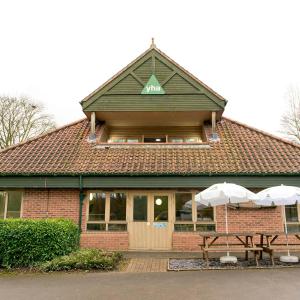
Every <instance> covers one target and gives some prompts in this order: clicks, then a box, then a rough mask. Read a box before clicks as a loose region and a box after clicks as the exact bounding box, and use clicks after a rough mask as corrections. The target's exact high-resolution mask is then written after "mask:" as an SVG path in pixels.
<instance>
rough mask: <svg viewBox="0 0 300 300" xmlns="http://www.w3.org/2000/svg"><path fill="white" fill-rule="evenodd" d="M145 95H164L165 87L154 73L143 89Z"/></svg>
mask: <svg viewBox="0 0 300 300" xmlns="http://www.w3.org/2000/svg"><path fill="white" fill-rule="evenodd" d="M141 94H143V95H163V94H165V91H164V89H163V88H162V87H161V85H160V84H159V82H158V80H157V78H156V77H155V75H154V74H152V75H151V77H150V78H149V80H148V82H147V83H146V85H145V87H144V88H143V90H142V93H141Z"/></svg>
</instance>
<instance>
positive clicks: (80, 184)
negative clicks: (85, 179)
mask: <svg viewBox="0 0 300 300" xmlns="http://www.w3.org/2000/svg"><path fill="white" fill-rule="evenodd" d="M83 200H84V193H83V184H82V175H79V222H78V226H79V233H81V231H82V229H81V225H82V207H83Z"/></svg>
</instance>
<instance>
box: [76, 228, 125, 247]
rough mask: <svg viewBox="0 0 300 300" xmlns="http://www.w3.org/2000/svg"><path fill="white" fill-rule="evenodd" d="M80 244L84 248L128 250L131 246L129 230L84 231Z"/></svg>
mask: <svg viewBox="0 0 300 300" xmlns="http://www.w3.org/2000/svg"><path fill="white" fill-rule="evenodd" d="M80 246H81V247H83V248H101V249H107V250H127V249H128V246H129V238H128V232H97V233H92V232H89V233H83V234H82V235H81V241H80Z"/></svg>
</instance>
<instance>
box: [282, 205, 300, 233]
mask: <svg viewBox="0 0 300 300" xmlns="http://www.w3.org/2000/svg"><path fill="white" fill-rule="evenodd" d="M298 210H299V206H298V205H296V204H294V205H287V206H285V217H286V222H287V230H288V231H289V232H298V231H300V222H299V211H298Z"/></svg>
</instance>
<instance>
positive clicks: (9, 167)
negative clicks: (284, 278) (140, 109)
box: [0, 118, 300, 175]
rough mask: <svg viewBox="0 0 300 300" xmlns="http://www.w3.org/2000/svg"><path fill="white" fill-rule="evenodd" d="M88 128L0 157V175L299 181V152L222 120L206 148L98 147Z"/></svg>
mask: <svg viewBox="0 0 300 300" xmlns="http://www.w3.org/2000/svg"><path fill="white" fill-rule="evenodd" d="M89 128H90V125H89V121H88V120H87V119H84V120H81V121H78V122H76V123H73V124H70V125H68V126H64V127H62V128H60V129H57V130H55V131H53V132H50V133H48V134H45V135H43V136H40V137H38V138H35V139H32V140H29V141H27V142H25V143H21V144H19V145H16V146H13V147H10V148H8V149H5V150H3V151H1V152H0V174H1V175H13V174H15V175H16V174H20V175H21V174H26V175H30V174H41V175H42V174H97V175H104V174H111V175H116V174H120V175H122V174H123V175H142V174H144V175H151V174H152V175H154V174H157V175H164V174H165V175H167V174H172V175H201V174H228V175H229V174H266V175H267V174H298V175H300V146H298V145H296V144H293V143H291V142H288V141H285V140H282V139H280V138H276V137H274V136H272V135H269V134H267V133H264V132H261V131H259V130H256V129H253V128H251V127H249V126H247V125H244V124H241V123H238V122H236V121H232V120H229V119H227V118H223V119H222V120H221V121H220V122H218V124H217V132H218V134H219V136H220V141H219V142H209V143H208V144H209V146H210V147H208V146H207V144H206V146H204V147H195V146H192V145H191V147H187V146H186V147H181V146H180V145H174V146H173V145H166V146H163V145H162V146H160V145H155V146H153V147H147V146H146V145H144V146H143V145H140V146H139V147H129V146H128V145H127V147H126V146H124V147H122V146H121V145H119V146H118V147H112V146H111V147H100V146H99V144H95V143H90V142H89V141H88V136H89ZM97 130H98V133H99V128H98V129H97ZM209 131H210V129H209V127H207V128H206V129H205V132H206V134H207V135H208V134H209Z"/></svg>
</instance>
